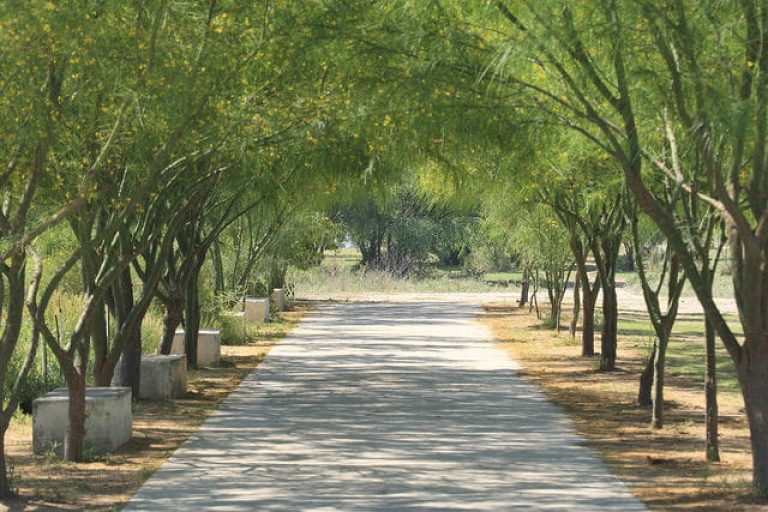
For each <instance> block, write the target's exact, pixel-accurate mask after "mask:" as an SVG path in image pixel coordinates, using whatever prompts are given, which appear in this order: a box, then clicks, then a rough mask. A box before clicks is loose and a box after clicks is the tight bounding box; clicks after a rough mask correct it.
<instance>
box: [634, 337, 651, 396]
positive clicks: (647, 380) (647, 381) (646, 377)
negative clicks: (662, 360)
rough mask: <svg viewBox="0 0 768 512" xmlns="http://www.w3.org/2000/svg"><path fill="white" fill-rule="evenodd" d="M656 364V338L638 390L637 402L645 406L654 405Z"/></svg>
mask: <svg viewBox="0 0 768 512" xmlns="http://www.w3.org/2000/svg"><path fill="white" fill-rule="evenodd" d="M655 366H656V339H655V338H654V340H653V347H652V348H651V353H650V354H648V361H647V362H646V363H645V368H644V369H643V373H641V374H640V389H639V390H638V392H637V403H638V404H640V405H642V406H643V407H648V406H650V405H653V395H652V391H653V380H654V378H653V372H654V368H655Z"/></svg>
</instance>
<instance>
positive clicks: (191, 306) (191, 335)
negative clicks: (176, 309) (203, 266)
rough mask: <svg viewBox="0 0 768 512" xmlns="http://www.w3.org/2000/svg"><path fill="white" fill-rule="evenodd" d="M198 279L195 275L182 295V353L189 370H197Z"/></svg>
mask: <svg viewBox="0 0 768 512" xmlns="http://www.w3.org/2000/svg"><path fill="white" fill-rule="evenodd" d="M198 278H199V275H198V274H197V273H195V274H194V275H193V276H192V277H191V278H190V280H189V281H188V282H187V286H186V290H185V293H184V353H185V354H186V355H187V366H188V367H189V368H190V369H196V368H197V341H198V340H197V338H198V335H199V331H200V298H199V296H198V291H199V290H198Z"/></svg>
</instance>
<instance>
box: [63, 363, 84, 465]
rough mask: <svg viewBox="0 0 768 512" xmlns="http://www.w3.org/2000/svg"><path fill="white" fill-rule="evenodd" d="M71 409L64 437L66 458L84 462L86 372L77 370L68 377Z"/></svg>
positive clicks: (71, 460)
mask: <svg viewBox="0 0 768 512" xmlns="http://www.w3.org/2000/svg"><path fill="white" fill-rule="evenodd" d="M67 389H68V391H69V410H68V415H67V418H68V424H67V434H66V437H65V439H64V460H66V461H69V462H82V461H83V450H84V449H85V374H84V373H80V372H78V371H75V372H74V374H73V375H70V377H69V378H68V379H67Z"/></svg>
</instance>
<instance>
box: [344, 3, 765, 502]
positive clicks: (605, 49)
mask: <svg viewBox="0 0 768 512" xmlns="http://www.w3.org/2000/svg"><path fill="white" fill-rule="evenodd" d="M333 5H334V6H335V8H336V11H335V12H334V14H335V15H336V16H337V17H338V18H340V19H341V20H342V21H341V22H340V23H339V26H340V27H342V28H340V29H339V31H338V35H339V37H342V38H344V40H345V41H347V42H348V44H349V45H350V46H352V47H353V48H354V51H355V52H356V54H357V55H361V56H364V59H365V60H366V62H375V63H376V66H375V68H374V67H373V66H371V67H370V68H368V69H366V71H367V72H368V76H369V78H370V79H371V80H372V81H373V82H375V83H377V84H379V86H381V85H382V84H387V88H386V93H385V94H382V95H380V96H379V98H380V101H390V102H395V104H393V103H390V105H391V106H392V107H393V108H392V110H393V111H395V112H397V114H398V115H397V117H396V118H395V123H397V124H398V125H400V126H401V127H402V128H403V129H402V131H401V133H402V134H403V135H405V137H403V139H401V140H399V143H400V145H399V147H401V148H414V146H415V147H416V148H417V149H415V150H413V152H414V153H417V154H418V155H419V158H424V159H427V160H429V161H431V162H437V163H439V164H441V165H442V166H443V167H444V168H445V169H446V171H447V175H448V176H453V177H454V178H456V175H457V174H458V175H459V177H458V178H456V180H455V181H456V183H457V184H459V185H461V187H464V188H461V187H458V186H457V190H458V191H460V192H461V193H463V194H476V193H477V192H478V190H480V191H482V190H486V191H487V190H498V189H500V188H504V189H507V190H509V189H513V190H515V191H516V192H519V191H524V192H525V191H528V193H527V196H526V199H527V200H529V201H537V202H542V203H545V204H547V205H549V206H550V207H551V208H552V211H553V212H554V214H555V215H556V218H557V219H558V220H559V221H560V223H561V226H562V227H564V228H565V230H566V232H567V233H568V235H566V236H567V237H568V238H569V239H570V240H569V244H570V246H571V248H572V251H573V257H574V259H575V260H576V261H577V264H578V263H579V262H581V264H578V265H577V268H579V271H578V273H579V282H580V285H581V290H582V305H583V306H584V305H586V308H587V309H586V310H585V311H587V310H589V308H590V305H591V303H593V302H594V300H595V298H596V296H597V291H598V289H599V290H600V291H601V292H602V296H603V304H602V306H603V312H604V321H603V323H602V336H601V351H600V352H601V365H602V367H603V368H604V369H610V368H612V367H613V365H615V358H616V350H615V347H616V313H615V311H616V294H615V269H616V262H617V259H618V254H619V248H620V246H621V245H622V244H623V242H624V241H626V240H627V239H628V240H632V241H634V242H635V244H634V245H635V247H634V248H633V249H634V255H635V256H634V257H635V260H636V262H637V264H638V269H639V272H640V278H641V282H642V287H643V292H644V297H645V299H646V303H647V306H648V313H649V316H650V318H651V321H652V324H653V327H654V330H655V332H656V337H657V340H656V350H655V353H654V357H653V358H652V361H651V363H650V365H651V367H652V368H653V369H654V373H655V377H654V379H655V380H656V385H655V388H656V392H655V395H656V396H655V399H656V406H655V407H654V424H656V425H657V426H659V425H661V421H662V419H661V401H660V400H659V397H660V396H661V393H662V390H663V374H664V362H665V353H666V348H667V343H668V340H669V333H670V331H671V328H672V325H673V323H674V319H675V316H676V311H677V304H678V299H679V296H680V293H681V290H682V287H683V281H684V280H685V281H686V282H687V283H689V284H690V287H691V288H692V289H693V291H694V292H695V294H696V296H697V298H698V300H699V301H700V302H701V304H702V307H703V309H704V311H705V313H706V318H707V329H706V330H707V368H708V375H707V396H708V398H709V400H708V401H709V403H708V406H707V409H708V413H709V422H710V423H711V422H713V421H715V418H716V404H715V402H714V396H715V380H714V379H715V376H714V372H713V365H714V360H713V354H714V343H715V338H719V339H720V342H721V343H722V344H723V346H724V347H725V348H726V349H727V351H728V353H729V354H730V356H731V359H732V361H733V363H734V365H735V367H736V369H737V374H738V380H739V383H740V385H741V389H742V393H743V397H744V401H745V410H746V416H747V419H748V422H749V427H750V433H751V434H750V437H751V443H752V455H753V483H754V487H755V489H756V490H757V491H758V492H760V493H765V492H766V489H768V420H767V418H768V398H767V397H768V393H766V390H768V337H766V332H768V330H766V325H765V322H766V321H767V320H766V319H767V318H768V315H767V314H766V313H768V311H766V307H768V306H767V305H768V299H766V293H768V281H766V279H768V274H766V268H768V252H766V237H768V227H767V226H768V222H766V217H767V216H768V202H767V201H766V195H767V194H768V188H767V187H766V184H767V183H768V178H766V176H767V174H766V165H768V160H767V159H766V143H768V137H767V136H766V133H767V132H766V123H768V117H766V109H768V94H766V91H768V80H766V77H767V76H768V69H766V68H767V67H768V42H767V41H768V39H766V38H765V36H764V34H765V32H766V30H767V29H768V27H766V26H765V23H766V19H768V18H766V12H767V10H766V9H767V8H766V7H765V6H764V5H762V4H760V3H759V2H754V1H750V0H747V1H744V2H738V3H727V2H726V3H723V2H715V1H711V2H685V1H683V0H657V1H649V2H642V3H638V2H632V1H629V0H626V1H624V0H610V1H601V2H596V1H594V0H583V1H578V2H567V3H566V2H533V1H527V0H521V1H509V2H507V1H504V0H494V1H490V2H452V1H448V0H445V1H438V2H424V3H413V2H408V1H403V2H387V3H386V4H384V3H374V4H372V5H368V4H366V5H365V6H357V7H350V6H342V5H341V3H340V2H337V3H334V4H333ZM393 117H394V116H393ZM414 134H415V136H414ZM414 143H415V144H414ZM457 169H458V172H457ZM478 169H481V170H482V172H478ZM534 174H538V176H534ZM541 177H544V179H541ZM467 178H471V179H472V181H474V183H471V184H469V185H468V186H467V183H466V180H467ZM555 178H557V179H555ZM530 183H533V184H534V185H538V186H534V187H527V186H526V185H527V184H530ZM508 199H509V201H511V202H514V201H519V200H520V194H518V193H515V194H513V195H510V196H509V198H508ZM639 212H642V215H640V216H639ZM643 218H645V219H649V221H650V222H651V223H652V225H653V226H655V229H657V230H658V231H659V232H660V233H661V234H663V236H664V238H665V240H666V244H667V247H668V249H667V253H666V255H665V256H664V258H663V260H664V263H663V268H664V271H663V272H661V273H660V275H655V276H654V275H652V274H651V273H649V272H647V271H646V270H647V269H646V268H645V266H644V265H643V261H642V257H641V251H640V250H639V249H640V247H638V246H639V245H641V244H640V243H639V242H640V240H639V239H640V238H641V237H640V236H639V235H640V233H639V231H641V230H642V224H643V222H645V221H643V220H642V219H643ZM638 219H641V220H638ZM638 226H640V227H638ZM625 233H627V236H625ZM723 243H724V244H725V245H726V246H727V247H728V250H729V254H730V255H731V258H732V259H733V272H732V275H733V290H734V297H735V299H736V303H737V307H738V310H739V316H738V320H736V321H738V322H739V324H740V327H741V328H742V329H743V332H744V336H743V337H737V336H736V335H735V334H734V325H733V322H734V320H731V319H728V318H726V317H725V316H724V315H723V314H722V312H721V311H720V309H719V307H718V305H717V303H716V302H715V300H714V297H713V291H712V285H713V278H714V275H715V266H716V264H717V261H718V255H719V254H720V249H721V246H722V244H723ZM587 255H589V256H590V257H591V258H592V259H593V260H594V262H595V264H596V266H597V267H598V272H597V279H598V281H597V282H592V283H589V282H588V281H587V280H586V275H585V271H584V269H583V266H584V265H583V263H584V261H585V259H586V257H587ZM589 331H590V329H589V328H586V329H584V336H585V337H587V338H588V337H589V336H590V333H589ZM589 352H590V348H589V341H588V340H586V341H585V353H589ZM709 436H710V440H709V442H710V444H709V445H708V453H709V454H710V457H712V458H714V457H715V456H716V446H715V444H714V442H715V439H716V434H715V433H713V432H712V431H710V434H709Z"/></svg>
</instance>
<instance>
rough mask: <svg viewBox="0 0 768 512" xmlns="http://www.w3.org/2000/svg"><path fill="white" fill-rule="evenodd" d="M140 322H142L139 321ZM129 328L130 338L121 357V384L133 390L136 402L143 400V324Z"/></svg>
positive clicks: (136, 324) (135, 323) (132, 394)
mask: <svg viewBox="0 0 768 512" xmlns="http://www.w3.org/2000/svg"><path fill="white" fill-rule="evenodd" d="M139 322H140V320H139ZM139 322H133V324H132V325H130V326H128V327H127V329H128V330H129V333H128V337H127V339H126V342H125V345H123V353H122V356H121V357H120V371H119V372H118V375H119V377H120V378H119V381H118V382H119V384H120V386H123V387H129V388H131V396H132V397H133V399H134V400H138V399H139V398H141V352H142V350H141V323H139Z"/></svg>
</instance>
